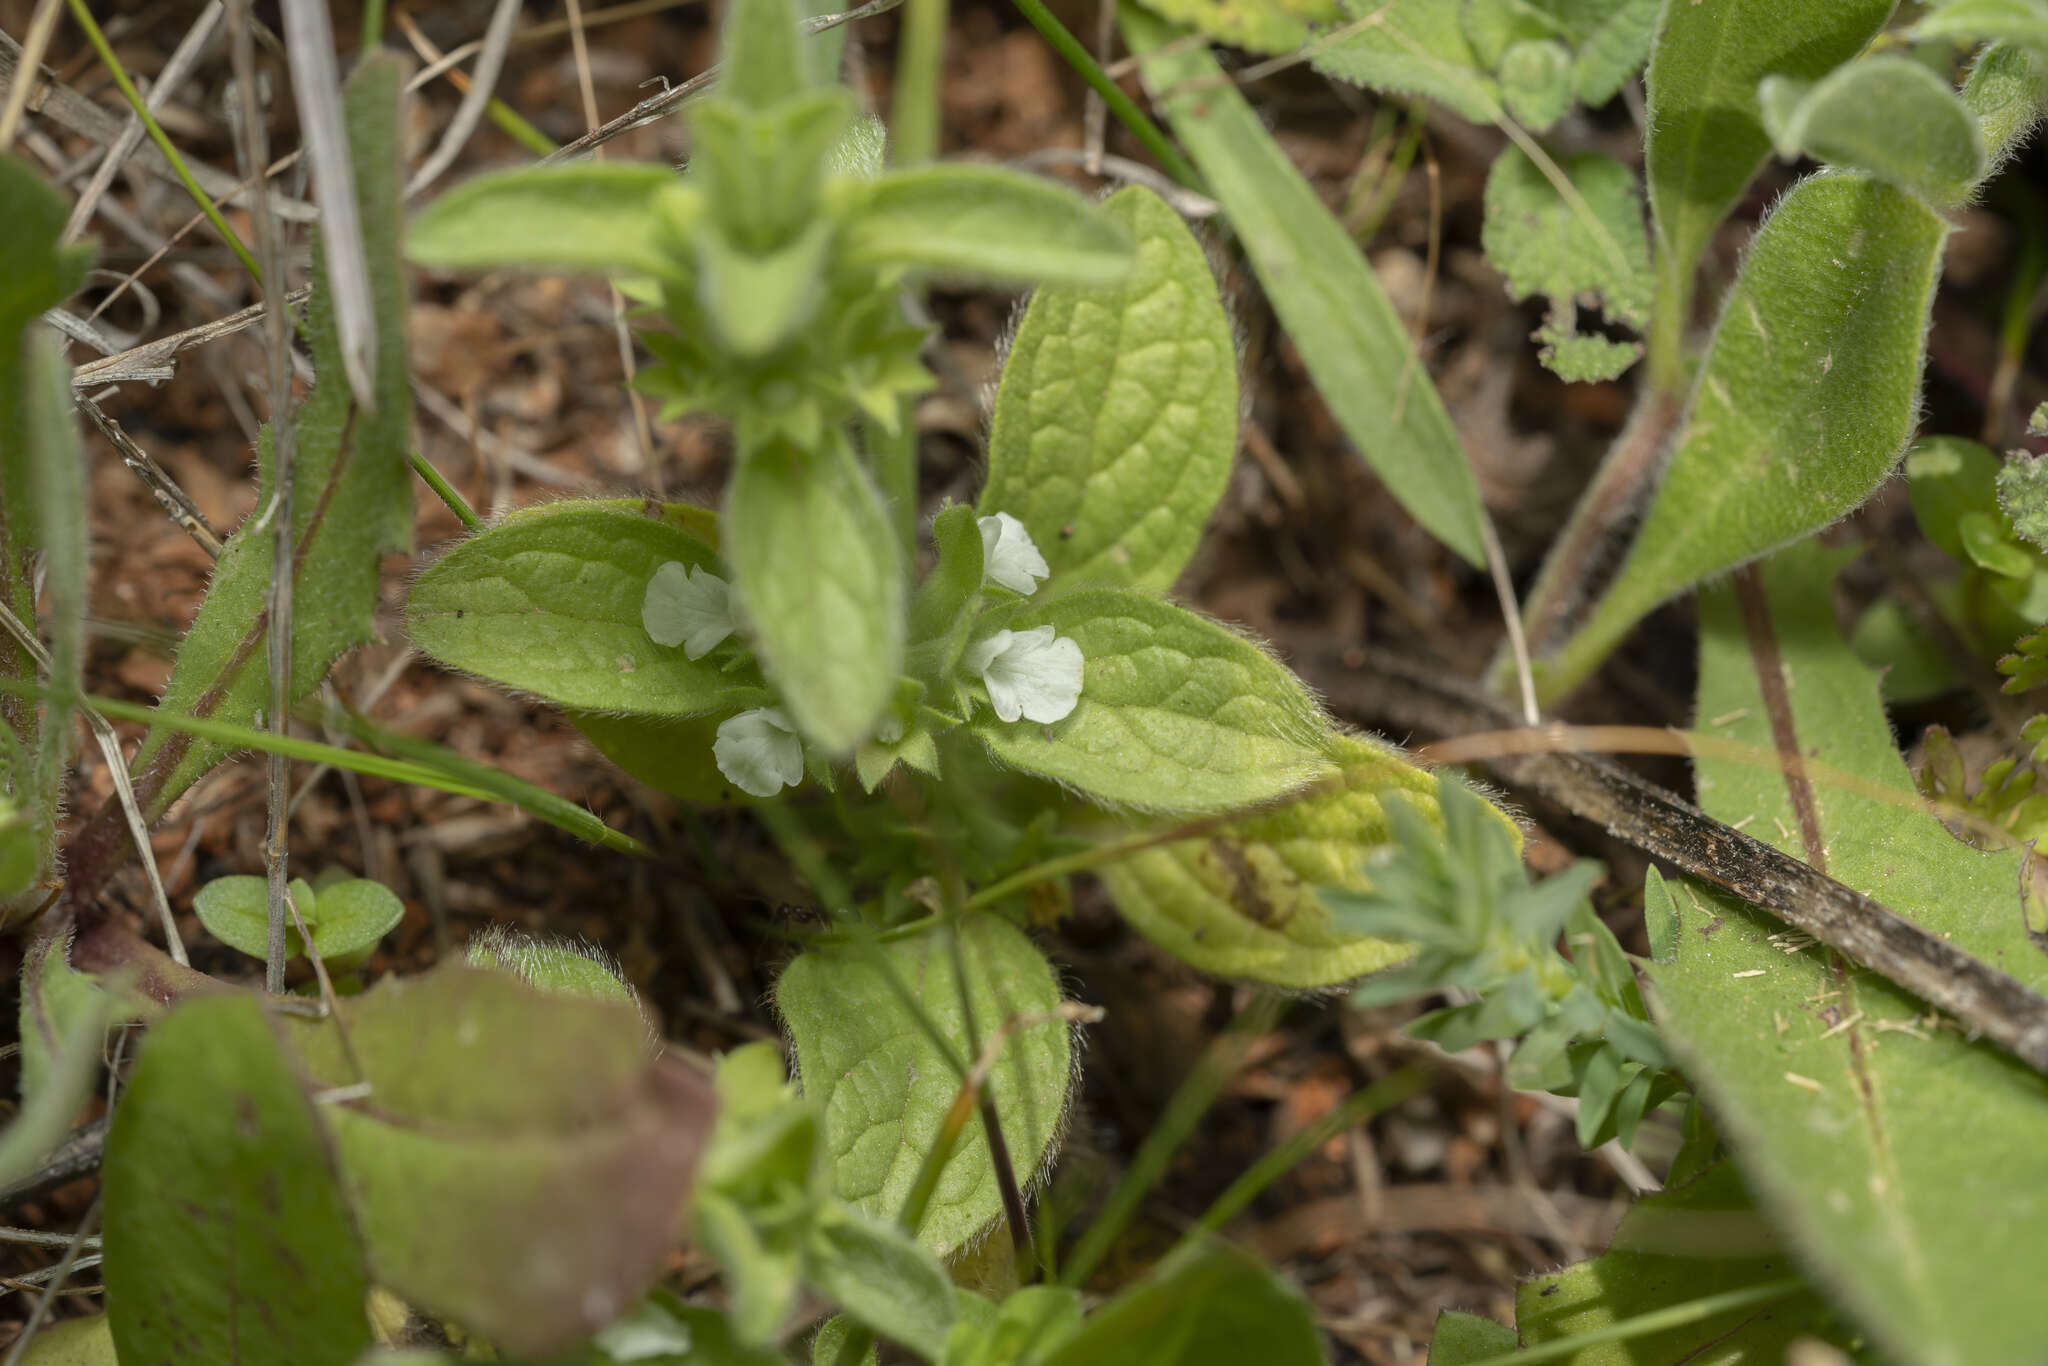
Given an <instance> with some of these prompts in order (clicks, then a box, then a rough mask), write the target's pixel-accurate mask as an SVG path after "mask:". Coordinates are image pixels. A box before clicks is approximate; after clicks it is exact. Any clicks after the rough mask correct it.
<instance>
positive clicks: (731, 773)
mask: <svg viewBox="0 0 2048 1366" xmlns="http://www.w3.org/2000/svg"><path fill="white" fill-rule="evenodd" d="M711 757H712V758H714V759H716V760H717V761H718V771H719V772H720V773H723V774H724V775H725V776H726V777H728V778H730V779H732V785H733V786H734V787H737V788H738V789H739V790H740V791H742V792H744V793H746V794H747V795H748V796H752V797H772V796H774V795H775V794H776V793H778V792H780V791H782V789H783V788H785V787H795V786H796V785H797V784H798V783H800V782H802V781H803V780H804V747H803V742H802V741H800V740H798V739H797V738H796V725H795V723H794V722H792V721H791V720H790V719H789V716H788V714H787V713H785V712H784V711H783V710H782V708H780V707H755V708H754V709H753V710H752V711H743V712H741V713H740V714H739V715H738V716H734V717H729V718H727V719H726V720H724V721H721V722H719V724H718V739H717V740H716V741H714V742H713V743H712V746H711Z"/></svg>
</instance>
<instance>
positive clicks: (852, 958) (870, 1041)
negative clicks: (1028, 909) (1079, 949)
mask: <svg viewBox="0 0 2048 1366" xmlns="http://www.w3.org/2000/svg"><path fill="white" fill-rule="evenodd" d="M947 933H948V931H947V930H946V929H944V928H943V927H941V928H939V929H936V930H933V931H930V932H927V933H924V934H920V935H918V936H916V937H915V938H912V939H898V940H893V941H890V942H886V943H882V944H878V945H875V946H874V953H875V954H878V955H879V959H877V958H876V957H872V956H870V955H869V954H867V953H865V952H863V951H862V950H861V949H860V948H859V947H858V946H854V945H839V946H833V947H820V948H814V949H811V950H809V951H807V952H805V953H803V954H801V955H799V956H798V957H797V959H796V960H795V961H794V962H792V963H791V964H790V965H789V967H788V969H787V970H786V971H785V972H784V973H783V974H782V977H781V979H780V980H779V981H778V982H777V983H776V984H775V1005H776V1009H778V1010H780V1011H781V1012H782V1018H783V1020H784V1021H785V1022H787V1024H788V1025H789V1032H790V1037H791V1039H793V1040H794V1041H795V1044H796V1058H797V1070H798V1073H799V1075H800V1077H801V1079H802V1082H803V1088H804V1094H805V1095H806V1096H808V1097H810V1098H811V1099H813V1100H815V1101H816V1102H817V1103H818V1104H819V1105H820V1106H821V1107H822V1108H823V1110H824V1115H825V1151H826V1160H827V1161H828V1162H829V1163H830V1164H831V1168H832V1186H833V1189H834V1190H835V1191H836V1192H837V1193H838V1195H839V1196H840V1198H841V1199H844V1200H846V1201H848V1202H850V1203H852V1204H853V1205H854V1206H856V1207H857V1208H859V1209H860V1210H861V1211H862V1212H863V1213H865V1214H867V1215H869V1216H871V1217H873V1218H876V1219H885V1220H894V1219H895V1218H896V1217H897V1215H898V1214H899V1213H900V1212H901V1210H902V1209H903V1203H904V1199H905V1197H906V1196H908V1195H909V1194H910V1190H911V1187H912V1185H913V1184H914V1183H915V1182H916V1180H917V1174H918V1170H919V1168H920V1167H921V1166H923V1164H924V1160H925V1154H926V1153H927V1152H929V1151H930V1150H931V1147H932V1145H933V1144H934V1143H935V1142H937V1141H938V1137H939V1131H940V1127H941V1125H942V1124H943V1123H944V1120H945V1117H946V1111H947V1109H948V1108H950V1107H951V1105H952V1104H953V1096H954V1093H955V1092H956V1091H957V1090H958V1089H959V1086H960V1078H959V1076H958V1075H957V1074H956V1073H955V1072H954V1071H953V1069H952V1068H951V1067H950V1066H948V1064H947V1062H946V1057H945V1054H944V1053H942V1052H941V1051H940V1050H939V1049H938V1047H937V1046H936V1045H935V1044H933V1042H932V1041H931V1039H930V1038H928V1037H927V1036H926V1035H925V1033H924V1032H923V1030H921V1029H920V1028H919V1027H918V1025H917V1022H916V1017H915V1016H914V1015H913V1014H912V1013H911V1011H910V1010H909V1009H908V1008H907V1007H906V1006H905V1005H904V1003H903V1001H902V999H901V997H899V996H898V994H897V993H896V991H895V990H893V989H892V988H891V986H890V976H891V974H893V975H894V977H895V979H896V982H897V983H898V984H899V985H900V986H902V987H903V988H905V989H906V990H908V992H909V993H910V995H911V997H912V998H913V999H914V1000H915V1001H916V1002H917V1004H918V1007H919V1008H920V1009H921V1010H922V1011H923V1013H924V1014H925V1015H926V1016H927V1017H928V1018H929V1019H930V1020H931V1021H932V1022H933V1023H934V1024H935V1025H936V1026H937V1028H938V1030H939V1032H940V1033H941V1034H942V1035H943V1036H944V1037H945V1039H946V1040H947V1041H948V1043H949V1044H950V1045H951V1046H952V1048H953V1050H954V1051H955V1052H956V1053H957V1054H959V1055H961V1056H962V1057H963V1058H966V1059H967V1060H968V1061H969V1062H970V1063H971V1062H972V1060H973V1059H972V1057H971V1055H970V1054H969V1045H968V1034H969V1030H968V1025H967V1021H968V1016H967V1014H966V1013H965V1011H964V1010H963V1000H965V1001H971V1002H972V1010H973V1017H972V1018H973V1021H974V1029H973V1033H974V1035H975V1036H976V1037H977V1038H979V1039H980V1040H981V1041H982V1043H983V1045H984V1046H985V1045H986V1044H987V1043H989V1042H990V1041H991V1040H993V1039H994V1038H995V1037H996V1032H997V1030H998V1029H1000V1028H1001V1027H1002V1026H1003V1024H1004V1022H1005V1021H1008V1020H1011V1019H1013V1018H1014V1017H1017V1016H1020V1015H1026V1014H1037V1015H1043V1014H1045V1013H1047V1012H1050V1011H1052V1010H1054V1009H1056V1008H1057V1007H1058V1005H1059V1003H1060V987H1059V982H1058V980H1057V978H1056V977H1055V976H1054V975H1053V970H1052V965H1051V964H1050V963H1048V962H1046V961H1045V957H1044V955H1042V954H1041V953H1039V951H1038V949H1037V947H1036V946H1035V945H1033V944H1032V942H1031V941H1030V940H1029V939H1027V938H1026V937H1025V936H1024V934H1023V933H1022V932H1021V931H1020V930H1018V929H1016V928H1015V927H1013V926H1012V925H1010V923H1009V922H1008V921H1005V920H1002V919H999V918H997V917H994V916H986V915H984V916H976V917H974V918H972V919H968V920H963V921H959V922H957V924H956V928H955V929H954V930H953V931H952V933H957V934H958V935H959V950H960V958H961V961H962V962H963V963H964V964H965V966H966V977H967V981H966V986H965V991H964V992H963V990H962V985H961V981H960V976H959V974H958V973H956V972H955V971H954V967H953V955H952V951H951V948H950V946H949V945H948V943H947V937H946V936H947ZM1071 1069H1072V1051H1071V1045H1070V1043H1069V1040H1068V1035H1067V1026H1066V1024H1065V1023H1064V1022H1062V1021H1060V1020H1058V1019H1049V1020H1045V1021H1043V1022H1042V1023H1038V1024H1032V1025H1030V1026H1028V1027H1025V1028H1022V1029H1019V1030H1017V1031H1016V1032H1014V1033H1012V1034H1011V1035H1010V1036H1009V1038H1008V1040H1007V1041H1006V1042H1005V1043H1004V1045H1003V1049H1002V1052H1001V1053H1000V1054H999V1055H998V1057H997V1059H996V1063H995V1067H994V1069H993V1070H992V1071H991V1072H990V1074H989V1079H988V1082H987V1089H986V1090H985V1091H984V1092H983V1094H985V1095H989V1096H992V1097H993V1098H994V1101H995V1107H996V1115H997V1118H998V1119H999V1120H1000V1121H1001V1123H1002V1128H1003V1141H1004V1142H1005V1143H1006V1144H1008V1145H1009V1149H1010V1161H1011V1164H1012V1167H1013V1169H1014V1171H1015V1174H1016V1177H1017V1181H1018V1184H1019V1185H1024V1184H1028V1183H1029V1181H1030V1180H1031V1177H1032V1174H1033V1173H1034V1172H1036V1171H1037V1170H1038V1166H1039V1163H1040V1162H1041V1161H1042V1160H1043V1159H1044V1157H1045V1154H1046V1151H1047V1149H1048V1148H1049V1147H1050V1146H1051V1144H1052V1141H1053V1138H1054V1136H1055V1135H1056V1134H1057V1132H1058V1130H1059V1126H1060V1121H1061V1120H1062V1119H1063V1118H1064V1116H1065V1113H1066V1104H1067V1086H1068V1083H1069V1080H1070V1077H1071ZM1001 1214H1002V1198H1001V1195H1000V1193H999V1192H998V1190H997V1188H996V1176H995V1166H994V1163H993V1161H992V1160H991V1159H990V1157H989V1150H988V1140H987V1137H986V1136H985V1135H984V1134H983V1132H982V1129H981V1126H980V1124H979V1123H978V1122H975V1121H969V1123H968V1126H967V1129H966V1131H965V1132H964V1134H963V1135H962V1139H961V1142H960V1144H959V1146H958V1147H957V1148H955V1149H954V1151H953V1156H952V1157H951V1158H950V1159H948V1160H947V1162H946V1165H945V1167H944V1168H943V1169H942V1170H941V1171H940V1174H939V1180H938V1186H937V1188H936V1189H935V1190H934V1191H933V1193H932V1198H931V1202H930V1204H929V1205H928V1206H927V1207H926V1210H925V1213H924V1217H923V1218H922V1219H921V1220H920V1221H919V1223H918V1226H917V1230H916V1232H917V1238H918V1241H919V1242H921V1243H923V1244H924V1245H925V1246H926V1247H928V1248H930V1249H931V1250H932V1251H934V1252H936V1253H938V1254H939V1255H940V1256H948V1255H950V1254H951V1253H953V1252H955V1251H957V1250H958V1249H959V1248H961V1247H962V1246H963V1245H965V1244H966V1243H968V1242H969V1241H971V1240H972V1239H973V1238H975V1237H976V1236H977V1235H979V1234H980V1233H982V1232H983V1231H984V1230H985V1229H987V1228H988V1227H989V1226H990V1225H991V1224H993V1223H994V1222H995V1220H996V1219H997V1218H998V1217H999V1216H1000V1215H1001Z"/></svg>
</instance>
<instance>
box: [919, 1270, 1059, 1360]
mask: <svg viewBox="0 0 2048 1366" xmlns="http://www.w3.org/2000/svg"><path fill="white" fill-rule="evenodd" d="M987 1303H988V1302H987V1301H986V1300H983V1299H982V1298H981V1297H980V1296H979V1295H975V1294H973V1293H972V1292H970V1291H962V1292H961V1293H960V1304H961V1307H962V1309H963V1310H964V1311H965V1312H963V1313H962V1314H961V1316H960V1321H959V1322H958V1323H955V1324H954V1325H953V1332H952V1335H951V1336H950V1337H949V1338H948V1339H947V1340H946V1354H945V1357H944V1358H943V1360H944V1362H945V1366H1016V1364H1017V1363H1019V1362H1035V1361H1037V1360H1039V1359H1041V1358H1042V1357H1043V1356H1044V1355H1045V1354H1046V1353H1047V1352H1049V1351H1051V1350H1053V1349H1055V1348H1057V1347H1058V1346H1059V1344H1060V1343H1062V1342H1064V1341H1066V1339H1067V1338H1069V1337H1071V1336H1072V1335H1073V1334H1074V1333H1075V1332H1076V1331H1077V1330H1078V1329H1079V1328H1080V1327H1081V1293H1080V1292H1079V1291H1077V1290H1069V1289H1068V1288H1067V1287H1065V1286H1062V1285H1027V1286H1025V1287H1023V1288H1022V1289H1020V1290H1013V1291H1011V1292H1010V1293H1009V1294H1008V1295H1006V1296H1004V1297H1003V1301H1002V1303H1001V1304H999V1305H997V1306H995V1312H994V1313H993V1314H988V1315H987V1316H986V1317H985V1318H984V1317H983V1313H985V1309H984V1310H983V1311H982V1312H976V1307H977V1306H986V1305H987ZM1027 1348H1029V1349H1031V1350H1030V1355H1028V1356H1027V1355H1026V1354H1025V1353H1026V1349H1027Z"/></svg>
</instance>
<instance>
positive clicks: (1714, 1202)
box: [1430, 1162, 1849, 1366]
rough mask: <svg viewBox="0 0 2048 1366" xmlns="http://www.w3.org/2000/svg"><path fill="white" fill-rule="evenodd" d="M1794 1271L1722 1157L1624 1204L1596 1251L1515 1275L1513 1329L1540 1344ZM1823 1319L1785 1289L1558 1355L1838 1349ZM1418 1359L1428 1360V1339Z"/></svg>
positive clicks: (1837, 1333)
mask: <svg viewBox="0 0 2048 1366" xmlns="http://www.w3.org/2000/svg"><path fill="white" fill-rule="evenodd" d="M1794 1274H1795V1270H1794V1267H1793V1265H1792V1260H1791V1258H1790V1257H1788V1256H1787V1255H1786V1254H1785V1252H1784V1250H1783V1249H1782V1248H1781V1247H1780V1246H1779V1242H1778V1238H1777V1235H1776V1234H1775V1233H1774V1232H1772V1230H1771V1227H1770V1225H1768V1224H1766V1223H1765V1222H1764V1220H1763V1217H1762V1216H1761V1215H1759V1214H1758V1213H1757V1212H1756V1209H1755V1206H1754V1205H1753V1204H1752V1203H1751V1202H1750V1198H1749V1192H1748V1191H1747V1190H1745V1189H1744V1188H1743V1185H1742V1180H1741V1178H1740V1177H1739V1176H1737V1175H1736V1172H1735V1169H1734V1167H1733V1166H1731V1165H1729V1164H1728V1163H1725V1162H1724V1163H1721V1164H1719V1165H1718V1166H1715V1167H1712V1168H1710V1169H1708V1171H1706V1172H1705V1173H1704V1174H1702V1175H1701V1176H1699V1177H1697V1178H1695V1179H1694V1180H1692V1181H1690V1182H1688V1183H1686V1184H1684V1185H1681V1186H1677V1187H1675V1188H1674V1189H1671V1190H1667V1191H1663V1192H1660V1193H1658V1194H1656V1195H1651V1196H1646V1197H1645V1198H1644V1199H1642V1200H1640V1201H1638V1202H1637V1203H1636V1204H1635V1205H1633V1206H1631V1207H1630V1209H1629V1212H1628V1214H1627V1215H1626V1216H1624V1218H1623V1219H1622V1223H1621V1227H1620V1228H1619V1229H1618V1230H1616V1232H1615V1235H1614V1241H1613V1243H1612V1244H1611V1245H1610V1247H1609V1249H1608V1250H1607V1251H1606V1252H1605V1253H1603V1254H1602V1255H1600V1256H1599V1257H1596V1258H1594V1259H1593V1260H1592V1261H1588V1262H1580V1263H1579V1264H1578V1265H1577V1266H1569V1267H1566V1268H1565V1269H1564V1270H1562V1271H1556V1272H1551V1273H1549V1274H1547V1275H1541V1276H1537V1277H1535V1278H1533V1279H1531V1280H1527V1281H1524V1282H1522V1284H1521V1286H1520V1287H1519V1288H1518V1290H1517V1292H1516V1295H1515V1320H1516V1322H1515V1326H1516V1329H1517V1330H1518V1332H1519V1333H1520V1337H1521V1342H1522V1345H1523V1346H1525V1347H1541V1346H1544V1345H1545V1344H1552V1343H1559V1342H1560V1341H1561V1340H1563V1339H1567V1338H1572V1337H1577V1336H1579V1335H1581V1334H1592V1333H1597V1332H1600V1331H1601V1330H1603V1329H1609V1328H1613V1327H1614V1326H1615V1325H1617V1324H1620V1323H1622V1322H1624V1321H1626V1320H1629V1319H1635V1318H1640V1317H1641V1316H1643V1315H1645V1314H1651V1313H1655V1312H1658V1311H1660V1310H1668V1309H1673V1308H1677V1307H1679V1306H1682V1305H1685V1304H1688V1303H1692V1302H1696V1301H1700V1300H1705V1299H1708V1298H1709V1297H1711V1296H1717V1295H1724V1294H1728V1293H1730V1292H1742V1291H1757V1292H1759V1293H1768V1288H1769V1287H1770V1286H1771V1285H1773V1284H1775V1283H1778V1282H1782V1281H1783V1280H1785V1279H1786V1278H1787V1277H1788V1276H1792V1275H1794ZM1832 1319H1833V1315H1832V1313H1831V1312H1830V1310H1829V1309H1828V1307H1827V1305H1826V1303H1825V1302H1824V1301H1822V1300H1821V1298H1820V1297H1819V1296H1818V1295H1816V1294H1815V1293H1814V1292H1812V1291H1811V1290H1804V1289H1800V1290H1793V1291H1790V1292H1788V1293H1787V1294H1785V1295H1784V1296H1782V1297H1778V1298H1771V1299H1768V1300H1764V1301H1763V1302H1761V1303H1757V1302H1749V1303H1740V1304H1736V1305H1732V1306H1731V1307H1729V1308H1726V1309H1723V1310H1720V1311H1719V1312H1717V1313H1711V1314H1708V1315H1707V1316H1705V1317H1703V1318H1700V1319H1697V1320H1695V1321H1693V1322H1690V1323H1686V1324H1684V1325H1682V1326H1679V1327H1673V1328H1667V1329H1665V1330H1663V1331H1662V1332H1655V1333H1640V1334H1635V1335H1631V1336H1630V1337H1629V1338H1627V1339H1626V1340H1625V1341H1621V1342H1613V1343H1609V1344H1607V1345H1606V1346H1605V1348H1604V1349H1602V1348H1595V1347H1587V1348H1585V1349H1583V1350H1582V1351H1581V1352H1579V1353H1578V1354H1575V1355H1573V1356H1571V1357H1568V1358H1565V1359H1566V1360H1568V1361H1572V1362H1578V1363H1585V1364H1586V1366H1591V1364H1592V1363H1594V1362H1609V1361H1611V1362H1615V1363H1617V1364H1618V1366H1621V1364H1626V1366H1634V1364H1635V1363H1642V1364H1643V1366H1648V1363H1650V1362H1679V1361H1722V1362H1731V1363H1732V1362H1751V1361H1754V1362H1759V1363H1761V1362H1778V1361H1784V1360H1786V1359H1787V1357H1786V1355H1785V1353H1786V1350H1787V1348H1789V1347H1790V1346H1791V1344H1792V1343H1793V1342H1794V1341H1796V1340H1798V1339H1800V1338H1802V1337H1805V1338H1814V1339H1817V1340H1819V1341H1823V1342H1828V1341H1832V1342H1836V1343H1838V1344H1840V1345H1843V1346H1847V1345H1849V1344H1848V1342H1847V1341H1846V1340H1845V1338H1846V1335H1845V1334H1844V1333H1843V1332H1842V1330H1841V1328H1840V1327H1839V1326H1838V1325H1836V1324H1835V1323H1833V1322H1832ZM1430 1360H1431V1362H1432V1363H1434V1362H1435V1360H1436V1357H1435V1346H1434V1344H1432V1345H1431V1356H1430Z"/></svg>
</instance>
